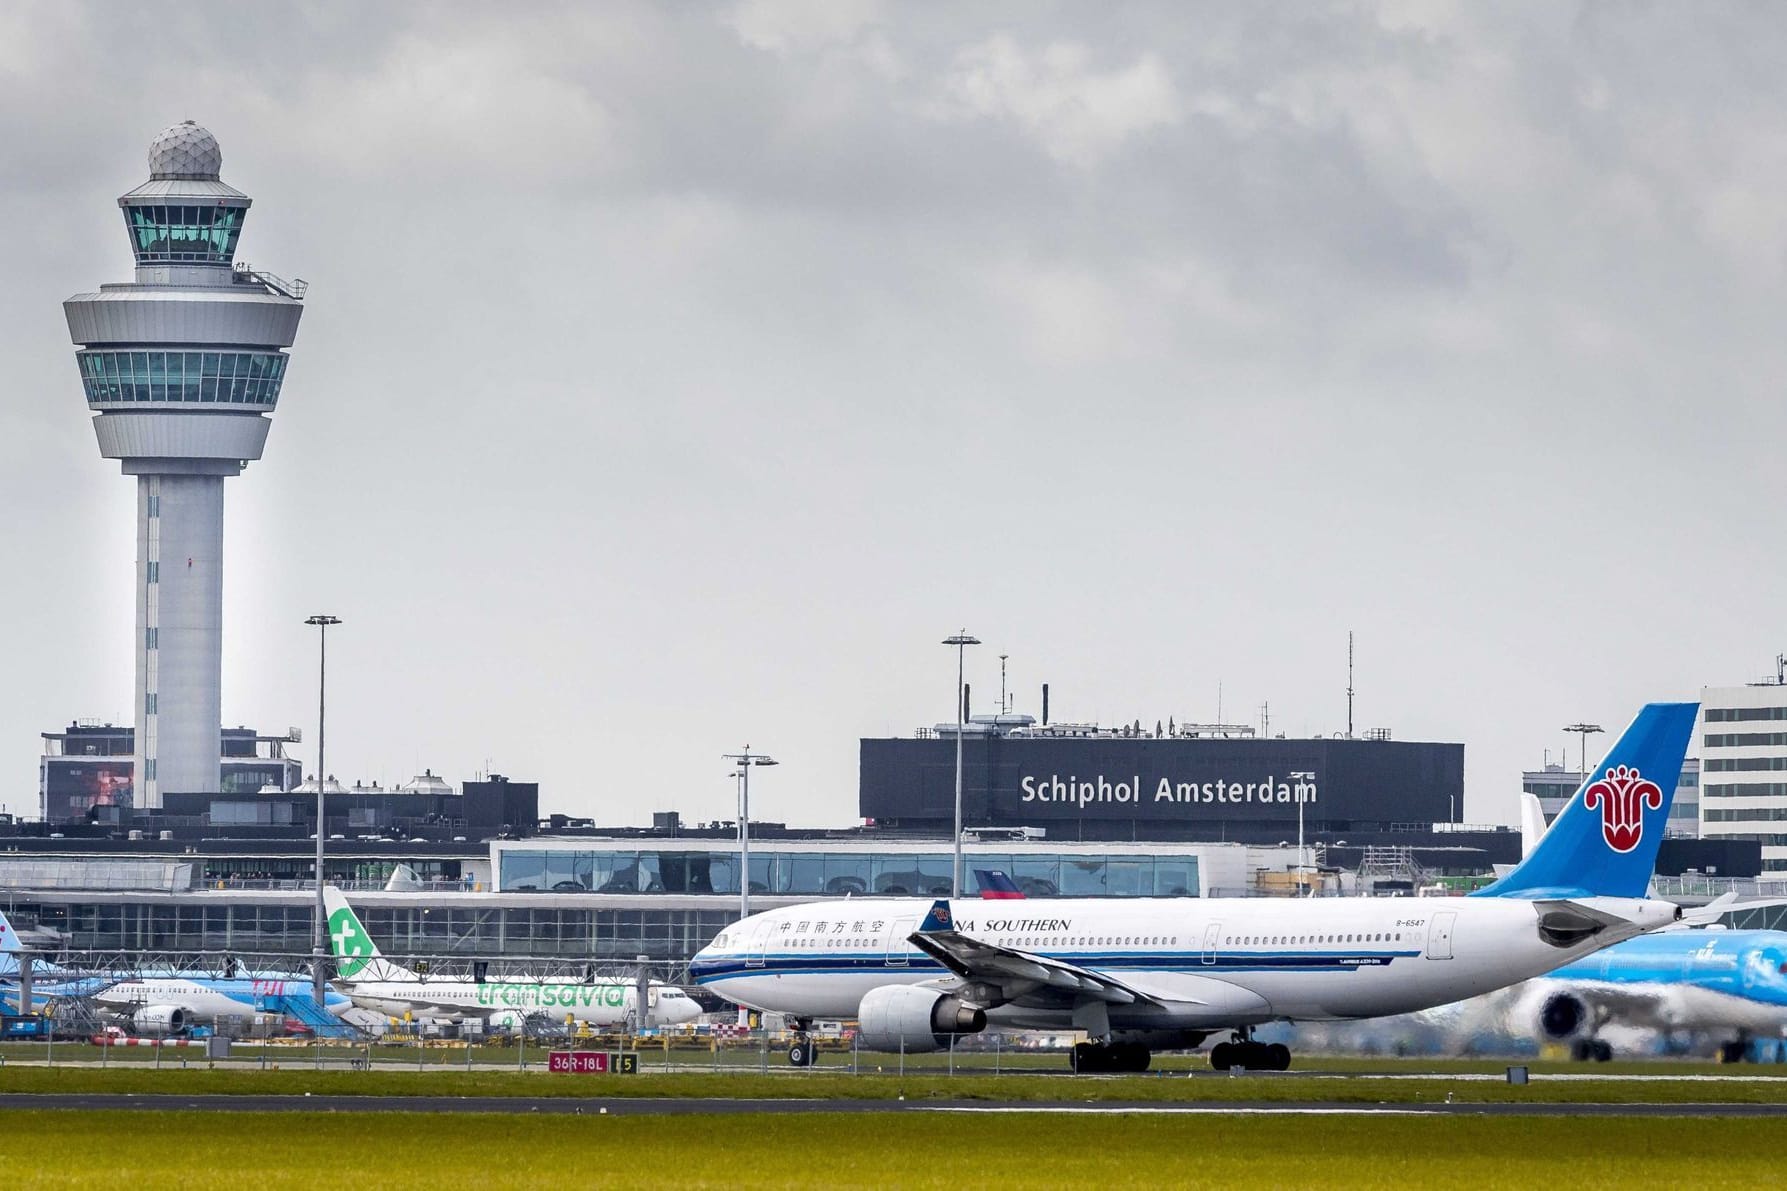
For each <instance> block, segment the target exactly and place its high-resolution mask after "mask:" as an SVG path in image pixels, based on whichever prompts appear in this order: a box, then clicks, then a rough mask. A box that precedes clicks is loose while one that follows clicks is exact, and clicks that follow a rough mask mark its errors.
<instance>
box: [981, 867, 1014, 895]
mask: <svg viewBox="0 0 1787 1191" xmlns="http://www.w3.org/2000/svg"><path fill="white" fill-rule="evenodd" d="M974 880H975V883H976V884H977V885H978V886H979V887H980V896H981V897H982V898H983V899H984V900H986V901H1020V900H1022V899H1023V897H1024V891H1023V890H1022V889H1019V888H1018V883H1017V882H1016V881H1014V880H1012V879H1011V876H1010V875H1009V874H1008V873H1006V872H1005V871H1004V870H1003V869H997V868H977V869H975V870H974Z"/></svg>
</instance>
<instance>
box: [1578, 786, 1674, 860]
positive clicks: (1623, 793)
mask: <svg viewBox="0 0 1787 1191" xmlns="http://www.w3.org/2000/svg"><path fill="white" fill-rule="evenodd" d="M1582 805H1583V806H1585V807H1587V808H1588V809H1589V810H1591V811H1592V810H1594V809H1596V808H1597V807H1599V808H1600V811H1601V838H1602V839H1604V840H1606V841H1607V846H1608V847H1609V848H1612V849H1613V850H1614V851H1615V852H1630V851H1631V850H1632V849H1633V848H1636V847H1637V846H1638V841H1640V840H1642V839H1643V838H1644V809H1645V808H1646V807H1649V808H1650V809H1651V810H1653V811H1654V810H1661V809H1662V807H1663V791H1662V789H1661V788H1660V787H1659V786H1658V785H1657V783H1655V782H1653V781H1650V780H1649V779H1647V778H1646V777H1645V776H1644V775H1643V774H1641V773H1639V772H1638V770H1637V769H1636V768H1630V767H1627V766H1625V765H1615V766H1614V767H1613V768H1611V769H1609V770H1608V771H1607V772H1606V773H1604V774H1602V775H1601V779H1600V780H1599V781H1596V782H1593V783H1591V784H1590V785H1589V787H1588V789H1586V790H1584V791H1583V792H1582Z"/></svg>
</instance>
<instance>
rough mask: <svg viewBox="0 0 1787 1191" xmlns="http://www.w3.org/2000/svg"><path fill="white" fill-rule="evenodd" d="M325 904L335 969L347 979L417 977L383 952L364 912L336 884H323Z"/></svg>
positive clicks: (405, 978) (400, 978)
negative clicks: (362, 917)
mask: <svg viewBox="0 0 1787 1191" xmlns="http://www.w3.org/2000/svg"><path fill="white" fill-rule="evenodd" d="M323 906H324V908H325V909H327V910H328V911H329V925H328V932H329V949H330V951H332V952H333V953H334V955H335V972H336V975H338V976H339V977H340V978H341V979H343V980H354V981H359V980H416V979H418V977H417V975H416V974H415V973H414V972H412V971H410V970H409V969H408V968H404V967H399V966H398V965H397V964H394V963H392V962H391V961H390V960H388V959H386V958H385V957H384V956H382V955H380V954H379V949H378V944H377V943H374V942H373V941H372V936H371V935H370V934H368V933H367V932H366V927H365V925H364V924H362V923H361V921H360V916H359V915H358V914H356V913H354V908H353V907H352V906H350V905H348V904H347V898H345V897H343V896H342V895H341V890H339V889H337V888H336V887H335V886H333V885H325V886H323Z"/></svg>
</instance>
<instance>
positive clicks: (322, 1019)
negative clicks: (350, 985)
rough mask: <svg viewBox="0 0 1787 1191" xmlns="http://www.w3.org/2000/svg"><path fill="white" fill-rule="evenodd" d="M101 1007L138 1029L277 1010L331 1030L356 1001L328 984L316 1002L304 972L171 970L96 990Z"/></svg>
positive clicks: (160, 1029)
mask: <svg viewBox="0 0 1787 1191" xmlns="http://www.w3.org/2000/svg"><path fill="white" fill-rule="evenodd" d="M92 995H93V1000H94V1002H95V1003H96V1004H98V1005H99V1007H100V1008H101V1009H103V1010H105V1011H106V1012H107V1013H110V1014H112V1015H113V1016H115V1017H119V1018H124V1019H126V1020H128V1021H129V1023H130V1026H131V1028H132V1029H134V1030H135V1031H136V1032H137V1033H139V1034H154V1035H159V1034H178V1033H180V1032H181V1031H182V1030H185V1029H187V1028H188V1027H190V1026H194V1025H199V1024H207V1023H214V1022H216V1021H217V1019H218V1018H220V1017H244V1018H246V1017H253V1016H254V1015H255V1014H257V1013H277V1014H279V1015H280V1016H281V1017H284V1018H286V1019H288V1020H293V1021H298V1022H301V1023H303V1024H305V1025H308V1026H310V1027H311V1028H312V1029H316V1028H317V1027H319V1026H320V1027H322V1028H323V1030H325V1031H326V1030H328V1029H330V1028H331V1027H335V1026H336V1025H338V1023H337V1022H336V1020H335V1017H336V1015H337V1014H339V1013H340V1012H341V1011H342V1010H344V1009H346V1008H348V1007H349V1006H350V1005H352V1004H353V1002H352V1001H350V1000H348V999H347V998H346V997H344V996H342V995H341V994H340V993H338V992H334V991H331V990H324V993H323V1007H322V1010H321V1011H319V1010H317V1008H316V1000H315V985H313V984H312V983H311V981H309V980H308V979H305V978H303V977H301V976H293V977H290V978H280V979H265V978H248V977H241V976H236V977H223V976H195V975H170V974H163V975H159V976H150V977H144V978H142V979H138V980H121V981H119V982H118V983H116V984H113V985H111V986H109V987H107V988H102V989H100V990H99V991H97V992H95V993H93V994H92Z"/></svg>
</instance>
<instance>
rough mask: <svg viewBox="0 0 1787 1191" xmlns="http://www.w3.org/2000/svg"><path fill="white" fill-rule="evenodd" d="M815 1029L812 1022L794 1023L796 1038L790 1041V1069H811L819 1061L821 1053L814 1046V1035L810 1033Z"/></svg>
mask: <svg viewBox="0 0 1787 1191" xmlns="http://www.w3.org/2000/svg"><path fill="white" fill-rule="evenodd" d="M812 1028H813V1023H812V1022H810V1021H797V1022H795V1023H794V1037H793V1038H791V1039H789V1041H788V1065H789V1066H790V1067H811V1066H812V1065H813V1064H815V1063H817V1062H818V1061H819V1051H818V1050H817V1049H816V1048H815V1047H814V1046H813V1035H812V1034H810V1033H808V1031H809V1030H811V1029H812Z"/></svg>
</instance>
